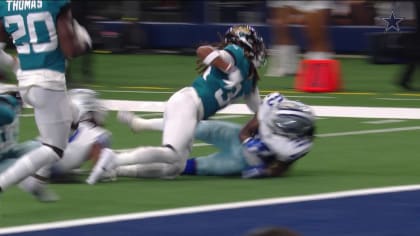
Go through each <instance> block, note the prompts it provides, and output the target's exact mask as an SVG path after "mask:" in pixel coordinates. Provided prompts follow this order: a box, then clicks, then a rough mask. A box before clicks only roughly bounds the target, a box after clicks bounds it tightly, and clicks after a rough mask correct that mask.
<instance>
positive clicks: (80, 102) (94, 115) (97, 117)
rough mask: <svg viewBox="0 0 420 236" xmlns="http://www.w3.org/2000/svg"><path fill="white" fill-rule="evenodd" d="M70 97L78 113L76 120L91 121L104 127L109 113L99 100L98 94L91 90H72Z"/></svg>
mask: <svg viewBox="0 0 420 236" xmlns="http://www.w3.org/2000/svg"><path fill="white" fill-rule="evenodd" d="M69 96H70V100H71V102H72V104H73V105H74V107H75V108H77V111H76V113H75V117H74V118H75V120H76V121H78V122H82V121H91V122H94V123H96V124H98V125H103V123H104V122H105V118H106V115H107V111H106V109H105V108H104V106H102V104H101V103H100V101H99V99H98V93H97V92H95V91H93V90H91V89H71V90H69Z"/></svg>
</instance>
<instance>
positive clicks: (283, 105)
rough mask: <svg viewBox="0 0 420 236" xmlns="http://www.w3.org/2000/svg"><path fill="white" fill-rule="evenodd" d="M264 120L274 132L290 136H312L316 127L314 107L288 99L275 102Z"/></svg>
mask: <svg viewBox="0 0 420 236" xmlns="http://www.w3.org/2000/svg"><path fill="white" fill-rule="evenodd" d="M264 122H265V123H266V125H267V126H268V127H269V128H270V129H271V130H272V132H273V133H275V134H279V135H283V136H287V137H290V138H298V137H304V136H308V135H309V136H312V135H313V132H314V129H315V115H314V113H313V111H312V109H311V108H310V107H309V106H308V105H306V104H303V103H301V102H298V101H292V100H288V99H284V100H283V101H281V102H278V103H275V104H274V105H273V108H272V109H271V111H270V112H269V114H268V116H267V117H266V118H265V119H264Z"/></svg>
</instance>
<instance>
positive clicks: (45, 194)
mask: <svg viewBox="0 0 420 236" xmlns="http://www.w3.org/2000/svg"><path fill="white" fill-rule="evenodd" d="M31 194H32V195H33V196H34V197H35V198H36V199H37V200H38V201H40V202H56V201H58V200H60V197H59V196H58V195H57V194H56V193H55V192H54V191H52V190H51V189H49V188H48V187H47V186H43V188H41V189H38V190H36V191H34V192H32V193H31Z"/></svg>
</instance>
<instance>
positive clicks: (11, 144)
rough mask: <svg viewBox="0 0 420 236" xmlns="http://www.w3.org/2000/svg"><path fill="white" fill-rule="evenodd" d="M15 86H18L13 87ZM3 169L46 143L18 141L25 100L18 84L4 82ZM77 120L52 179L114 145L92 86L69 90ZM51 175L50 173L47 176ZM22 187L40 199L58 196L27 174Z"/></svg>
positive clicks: (0, 88) (0, 118)
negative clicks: (22, 101) (19, 97)
mask: <svg viewBox="0 0 420 236" xmlns="http://www.w3.org/2000/svg"><path fill="white" fill-rule="evenodd" d="M13 88H15V89H13ZM0 94H1V95H0V134H1V135H0V137H3V138H1V139H0V173H1V172H3V171H4V170H5V169H6V168H7V167H8V166H10V165H11V164H13V163H14V162H16V160H18V159H19V158H21V157H22V156H23V155H24V154H26V153H28V152H29V151H32V150H34V149H36V148H38V147H40V146H41V145H42V143H41V142H39V141H38V140H29V141H25V142H22V143H18V140H17V139H18V136H19V135H18V134H19V117H18V114H19V113H20V107H21V105H20V104H21V102H20V101H19V99H18V98H16V96H12V95H13V94H17V87H16V86H14V87H13V85H8V86H7V87H6V86H5V85H2V84H0ZM69 97H70V100H71V104H72V107H73V111H74V118H75V122H74V125H73V128H74V129H73V131H72V135H71V136H70V138H69V143H68V145H67V147H66V149H65V150H64V155H63V158H61V159H60V160H59V161H57V162H55V163H54V164H53V165H52V166H51V167H50V168H49V170H50V171H51V178H50V180H53V181H55V180H59V181H62V180H63V178H68V176H69V174H71V173H72V172H73V171H74V170H75V169H78V168H80V167H81V166H82V165H83V164H84V163H85V162H86V161H88V160H90V159H93V161H95V160H96V159H97V158H99V155H100V153H101V150H102V149H103V148H104V147H109V146H110V143H111V142H110V140H111V133H110V132H109V131H107V130H106V129H104V127H103V126H104V121H105V117H106V114H107V112H106V110H105V109H104V107H103V106H102V104H101V103H100V102H99V100H98V98H97V93H96V92H95V91H93V90H90V89H72V90H69ZM46 177H47V176H46ZM19 187H20V188H21V189H22V190H24V191H26V192H29V193H31V194H32V195H33V196H35V197H36V198H37V199H38V200H39V201H42V202H51V201H56V200H58V196H57V195H56V194H55V193H54V192H53V191H51V190H50V189H48V188H47V186H46V185H44V184H42V183H40V182H39V180H38V179H37V178H34V177H32V176H31V177H27V178H26V179H24V180H23V181H22V182H20V183H19Z"/></svg>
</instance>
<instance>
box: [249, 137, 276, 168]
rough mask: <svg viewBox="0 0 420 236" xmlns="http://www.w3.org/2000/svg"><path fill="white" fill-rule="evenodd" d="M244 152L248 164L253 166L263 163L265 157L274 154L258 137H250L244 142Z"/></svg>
mask: <svg viewBox="0 0 420 236" xmlns="http://www.w3.org/2000/svg"><path fill="white" fill-rule="evenodd" d="M242 146H243V154H244V156H245V158H246V161H247V162H248V164H250V165H252V166H258V165H263V164H264V163H265V161H264V158H265V157H268V156H270V155H272V154H273V152H272V151H271V150H270V148H268V147H267V145H265V144H264V143H263V142H262V140H261V139H260V138H258V137H249V138H247V139H246V140H245V141H244V142H243V143H242Z"/></svg>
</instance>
